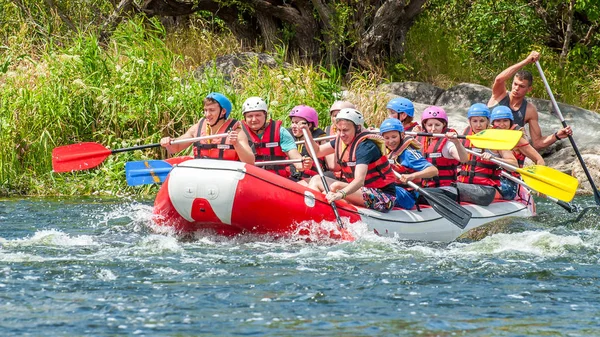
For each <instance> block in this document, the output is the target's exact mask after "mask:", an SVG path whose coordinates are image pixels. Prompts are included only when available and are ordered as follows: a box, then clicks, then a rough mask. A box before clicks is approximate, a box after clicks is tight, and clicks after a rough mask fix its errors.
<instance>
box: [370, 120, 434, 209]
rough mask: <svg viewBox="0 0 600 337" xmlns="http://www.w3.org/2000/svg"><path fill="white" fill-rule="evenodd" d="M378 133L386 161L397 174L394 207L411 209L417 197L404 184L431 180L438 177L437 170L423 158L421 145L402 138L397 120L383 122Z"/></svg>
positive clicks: (411, 139) (402, 129) (412, 140)
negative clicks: (385, 149) (384, 147)
mask: <svg viewBox="0 0 600 337" xmlns="http://www.w3.org/2000/svg"><path fill="white" fill-rule="evenodd" d="M379 133H381V135H382V136H383V139H384V140H385V146H386V148H387V151H388V154H387V157H388V160H389V162H390V164H391V165H392V168H393V170H394V171H395V172H396V173H397V175H396V177H397V178H396V204H395V206H396V207H401V208H404V209H411V208H413V207H414V206H415V202H416V200H417V197H418V195H417V193H416V192H415V191H413V190H412V188H410V187H408V186H407V185H406V182H407V181H414V182H415V183H417V184H418V183H420V181H421V179H425V178H433V177H435V176H437V175H438V169H437V168H436V167H435V166H433V165H432V164H431V163H430V162H428V161H427V159H425V158H424V157H423V155H422V154H421V151H420V148H421V144H419V143H418V142H417V141H416V140H414V139H413V138H412V137H410V136H407V137H405V136H404V128H403V127H402V123H400V121H399V120H397V119H394V118H389V119H386V120H384V121H383V123H381V126H380V127H379Z"/></svg>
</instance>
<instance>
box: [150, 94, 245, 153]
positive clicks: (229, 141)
mask: <svg viewBox="0 0 600 337" xmlns="http://www.w3.org/2000/svg"><path fill="white" fill-rule="evenodd" d="M203 103H204V117H203V118H202V119H200V121H199V122H198V123H196V124H194V125H193V126H192V127H190V128H189V129H188V130H187V132H186V133H185V134H183V135H182V136H181V137H179V138H177V139H175V140H180V139H186V138H194V137H203V136H210V135H213V134H221V133H229V134H228V136H227V137H224V138H221V139H216V140H214V139H213V140H210V139H209V140H201V141H199V142H195V143H194V158H212V159H225V160H241V161H243V162H244V163H247V164H254V153H252V149H251V148H250V145H249V143H248V137H247V136H246V133H245V132H244V131H243V129H242V123H240V122H238V121H236V120H235V119H233V118H229V114H230V113H231V107H232V106H231V101H230V100H229V99H228V98H227V97H225V95H223V94H221V93H218V92H212V93H210V94H208V95H207V96H206V98H204V101H203ZM240 131H241V132H240ZM172 140H173V139H172V138H171V137H164V138H162V139H161V140H160V145H161V146H162V147H164V148H165V149H167V151H168V152H169V153H177V152H180V151H182V150H184V149H186V148H188V147H189V146H190V145H191V144H192V143H179V144H171V141H172Z"/></svg>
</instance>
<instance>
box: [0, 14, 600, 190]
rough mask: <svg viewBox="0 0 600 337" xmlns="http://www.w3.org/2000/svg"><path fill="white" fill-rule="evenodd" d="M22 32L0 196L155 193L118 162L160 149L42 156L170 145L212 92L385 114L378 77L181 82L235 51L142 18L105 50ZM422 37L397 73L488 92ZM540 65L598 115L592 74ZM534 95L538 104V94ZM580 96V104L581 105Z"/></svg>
mask: <svg viewBox="0 0 600 337" xmlns="http://www.w3.org/2000/svg"><path fill="white" fill-rule="evenodd" d="M31 29H34V28H33V27H28V26H23V27H21V28H20V30H19V36H15V38H13V39H9V40H7V41H5V42H4V44H5V45H4V46H3V51H2V54H0V128H1V132H0V142H1V143H2V144H3V146H2V147H1V148H0V195H84V194H98V193H100V194H109V195H121V194H147V193H154V192H155V191H156V186H145V187H135V188H132V187H128V186H127V185H126V182H125V174H124V165H125V162H127V161H129V160H140V159H159V158H164V156H165V155H166V154H165V153H164V152H161V150H159V149H154V150H148V151H143V152H142V151H136V152H129V153H122V154H118V155H113V156H110V157H109V158H108V159H107V160H106V161H105V162H104V163H103V164H102V165H101V166H99V167H98V168H96V169H93V170H89V171H81V172H75V173H67V174H56V173H52V172H51V152H52V149H53V148H55V147H57V146H60V145H67V144H73V143H77V142H83V141H92V142H98V143H100V144H103V145H105V146H107V147H109V148H111V149H116V148H123V147H129V146H134V145H140V144H149V143H155V142H158V141H159V139H160V138H161V137H163V136H167V135H168V136H177V135H179V134H181V133H183V132H185V130H186V129H187V127H189V126H190V125H192V124H193V123H195V122H196V121H197V120H198V119H199V118H200V116H201V111H202V98H203V97H205V96H206V94H207V93H209V92H211V91H220V92H223V93H225V94H227V95H228V96H229V97H230V98H231V99H232V101H233V104H234V113H233V116H234V117H237V118H240V117H241V113H240V107H241V104H242V102H243V101H244V99H245V98H247V97H248V96H262V97H264V98H265V99H267V101H268V102H269V104H270V113H271V116H272V117H273V118H281V119H286V118H285V117H286V116H287V113H288V112H289V110H290V109H291V108H292V107H293V106H295V105H298V104H308V105H312V106H314V107H315V108H317V109H318V111H319V112H320V114H321V115H320V117H321V122H322V123H324V124H327V123H328V114H327V108H328V107H329V105H330V104H331V102H332V101H333V100H334V99H335V95H336V94H337V93H339V92H340V91H341V89H342V86H344V87H345V88H347V89H348V90H349V91H351V92H354V93H356V94H357V96H358V97H363V99H361V100H360V101H357V102H356V103H357V104H358V106H359V108H360V109H361V110H362V111H363V112H364V113H365V115H366V116H367V123H368V124H369V125H377V124H378V123H379V122H381V120H383V118H384V115H385V112H384V106H385V102H386V100H387V98H386V97H385V95H383V94H382V95H374V94H373V93H372V92H373V91H374V90H375V89H376V87H377V86H378V85H379V84H380V83H381V82H383V81H386V78H384V76H385V75H384V74H385V72H384V71H383V69H382V70H381V71H380V72H375V73H366V72H353V73H350V74H341V72H340V71H339V70H338V69H336V68H323V67H320V66H318V65H313V64H302V63H300V62H296V63H294V64H293V66H292V67H283V66H281V67H276V68H273V69H269V68H264V67H261V66H259V65H258V64H254V65H250V66H249V67H248V68H247V69H239V70H238V74H237V76H236V77H235V78H234V80H233V81H232V82H231V83H228V82H226V81H225V80H224V79H223V77H222V76H221V74H218V73H216V72H215V71H214V69H208V70H206V71H205V73H204V75H203V76H201V77H202V80H201V81H197V80H196V79H194V78H193V77H192V75H191V73H192V71H193V70H194V68H195V67H197V66H198V65H201V64H204V63H206V62H208V61H210V60H212V59H214V57H216V56H218V55H223V54H229V53H233V52H239V51H244V48H243V47H242V46H239V45H238V44H237V43H236V41H235V39H233V37H231V36H230V35H227V34H223V33H220V34H216V33H213V32H211V31H210V30H207V29H202V27H199V28H198V29H190V30H187V31H185V32H176V33H173V34H167V32H166V31H165V30H164V28H163V27H162V26H161V25H160V24H159V23H157V22H153V24H148V23H147V22H146V23H143V22H142V21H141V20H132V21H128V22H127V23H126V24H123V25H122V26H120V27H119V29H118V30H117V31H116V32H115V34H114V36H113V37H112V40H111V42H110V44H109V45H108V46H107V47H101V46H99V45H98V43H97V36H96V35H94V34H93V33H86V34H82V35H79V36H77V37H76V38H69V39H64V40H56V41H53V40H49V41H47V42H46V43H45V44H42V45H40V44H36V43H33V42H32V41H30V40H28V39H27V36H29V35H34V32H33V31H31ZM432 34H434V33H433V32H430V31H428V30H425V29H424V28H423V27H420V26H419V25H417V26H415V29H414V30H413V31H411V35H410V37H409V40H408V45H407V51H408V53H407V57H406V60H405V61H404V63H403V64H402V65H399V66H398V67H397V69H398V71H396V75H397V76H399V77H401V78H403V79H406V80H417V81H427V82H430V83H433V84H435V85H438V86H441V87H444V88H447V87H449V86H451V85H454V84H456V83H459V82H474V83H480V84H484V85H489V84H488V83H491V79H493V76H495V75H496V72H498V71H499V70H501V69H502V68H498V67H491V66H490V67H481V66H479V67H478V66H477V64H476V62H475V61H472V63H468V62H467V63H465V62H466V61H464V60H465V57H464V56H460V55H456V54H453V53H452V52H451V51H450V49H449V48H448V43H449V42H448V41H447V40H446V39H443V38H442V37H441V36H437V35H432ZM435 34H437V33H435ZM181 41H185V43H182V42H181ZM423 41H429V42H430V43H428V44H424V43H423ZM436 41H437V42H436ZM426 55H436V56H437V57H435V58H433V57H425V56H426ZM275 56H276V58H278V59H279V60H280V61H283V59H284V58H285V56H286V55H285V54H284V50H282V53H281V55H275ZM466 59H468V58H466ZM511 62H514V60H513V61H507V62H506V65H508V64H511ZM544 64H548V66H547V72H546V76H547V77H548V80H549V81H550V82H551V83H553V89H554V90H555V92H560V93H561V94H560V95H558V94H557V97H561V95H562V100H563V101H566V102H570V103H572V104H573V103H574V104H578V105H582V106H587V107H588V108H592V109H593V108H594V106H595V107H596V108H597V107H598V104H599V103H598V102H600V94H599V92H600V90H599V89H600V80H599V79H598V78H600V77H593V74H594V71H592V70H590V74H588V76H589V77H586V78H585V79H586V81H583V80H581V81H579V82H576V83H575V81H571V82H569V78H567V77H565V78H563V77H560V74H561V73H560V72H558V71H556V69H557V66H556V65H555V63H552V60H549V61H548V63H544ZM556 64H557V63H556ZM595 71H596V73H595V74H597V72H598V70H595ZM344 79H346V81H344ZM486 82H487V83H486ZM582 83H587V84H588V85H587V89H586V90H584V91H582V90H579V89H578V88H580V87H581V84H582ZM575 84H577V85H575ZM563 89H564V91H561V90H563ZM578 90H579V91H578ZM594 90H595V92H594ZM536 93H537V94H538V95H541V97H544V94H543V87H542V86H541V85H539V86H537V88H536ZM568 95H573V97H572V100H568V98H567V96H568ZM584 98H586V99H587V100H586V102H589V104H590V105H585V104H581V102H582V101H581V100H582V99H584ZM594 104H595V105H594Z"/></svg>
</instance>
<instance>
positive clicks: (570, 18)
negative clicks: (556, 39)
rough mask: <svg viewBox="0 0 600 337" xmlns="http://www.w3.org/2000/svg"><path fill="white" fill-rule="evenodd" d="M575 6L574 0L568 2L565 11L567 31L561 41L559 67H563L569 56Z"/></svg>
mask: <svg viewBox="0 0 600 337" xmlns="http://www.w3.org/2000/svg"><path fill="white" fill-rule="evenodd" d="M574 6H575V0H571V1H569V9H568V11H567V30H566V32H565V40H564V41H563V46H562V51H561V52H560V65H561V67H562V66H563V65H564V63H565V60H566V58H567V54H569V43H570V42H571V36H572V35H573V13H574V10H573V7H574Z"/></svg>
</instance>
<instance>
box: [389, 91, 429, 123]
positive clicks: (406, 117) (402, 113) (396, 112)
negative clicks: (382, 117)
mask: <svg viewBox="0 0 600 337" xmlns="http://www.w3.org/2000/svg"><path fill="white" fill-rule="evenodd" d="M385 107H386V109H387V112H388V117H389V118H395V119H397V120H399V121H400V122H402V127H403V128H404V131H414V132H420V131H422V130H423V129H422V128H421V127H420V126H419V123H417V122H414V121H413V118H414V117H415V106H414V105H413V103H412V102H411V101H410V100H408V99H406V98H404V97H396V98H393V99H391V100H390V101H389V102H388V104H387V105H386V106H385Z"/></svg>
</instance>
